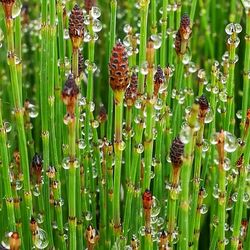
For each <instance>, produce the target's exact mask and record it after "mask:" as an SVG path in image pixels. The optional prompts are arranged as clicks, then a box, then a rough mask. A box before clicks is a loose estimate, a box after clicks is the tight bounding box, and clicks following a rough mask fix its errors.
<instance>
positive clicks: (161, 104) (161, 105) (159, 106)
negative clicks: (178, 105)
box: [154, 98, 163, 110]
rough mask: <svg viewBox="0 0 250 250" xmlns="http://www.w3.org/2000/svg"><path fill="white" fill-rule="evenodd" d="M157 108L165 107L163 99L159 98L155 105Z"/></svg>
mask: <svg viewBox="0 0 250 250" xmlns="http://www.w3.org/2000/svg"><path fill="white" fill-rule="evenodd" d="M154 108H155V110H161V109H162V108H163V100H162V99H160V98H158V99H157V101H156V103H155V105H154Z"/></svg>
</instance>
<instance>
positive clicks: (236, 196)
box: [231, 192, 238, 202]
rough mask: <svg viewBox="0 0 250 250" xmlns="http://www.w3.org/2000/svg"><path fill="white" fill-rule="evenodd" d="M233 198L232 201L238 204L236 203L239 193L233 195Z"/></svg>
mask: <svg viewBox="0 0 250 250" xmlns="http://www.w3.org/2000/svg"><path fill="white" fill-rule="evenodd" d="M231 198H232V200H233V201H234V202H236V201H237V198H238V193H237V192H235V193H233V194H232V196H231Z"/></svg>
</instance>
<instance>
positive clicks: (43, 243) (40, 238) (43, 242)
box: [34, 228, 49, 249]
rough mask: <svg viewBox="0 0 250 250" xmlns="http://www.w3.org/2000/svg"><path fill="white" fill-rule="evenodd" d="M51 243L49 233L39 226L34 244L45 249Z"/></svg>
mask: <svg viewBox="0 0 250 250" xmlns="http://www.w3.org/2000/svg"><path fill="white" fill-rule="evenodd" d="M48 244H49V241H48V236H47V233H46V232H45V231H44V230H43V229H41V228H39V229H38V230H37V233H36V235H35V237H34V245H35V246H36V248H38V249H45V248H46V247H47V246H48Z"/></svg>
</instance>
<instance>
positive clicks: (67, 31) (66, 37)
mask: <svg viewBox="0 0 250 250" xmlns="http://www.w3.org/2000/svg"><path fill="white" fill-rule="evenodd" d="M63 38H64V39H65V40H67V39H69V30H68V29H64V33H63Z"/></svg>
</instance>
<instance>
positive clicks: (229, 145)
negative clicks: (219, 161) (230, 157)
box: [224, 131, 238, 153]
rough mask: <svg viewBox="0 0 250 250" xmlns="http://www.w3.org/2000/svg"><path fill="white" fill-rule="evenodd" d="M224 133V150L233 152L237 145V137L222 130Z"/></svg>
mask: <svg viewBox="0 0 250 250" xmlns="http://www.w3.org/2000/svg"><path fill="white" fill-rule="evenodd" d="M224 135H225V142H224V149H225V151H226V152H228V153H232V152H234V151H235V150H236V149H237V147H238V141H237V138H236V137H235V136H234V135H232V134H231V133H229V132H227V131H225V132H224Z"/></svg>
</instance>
